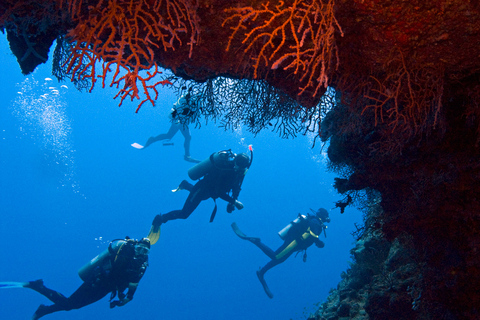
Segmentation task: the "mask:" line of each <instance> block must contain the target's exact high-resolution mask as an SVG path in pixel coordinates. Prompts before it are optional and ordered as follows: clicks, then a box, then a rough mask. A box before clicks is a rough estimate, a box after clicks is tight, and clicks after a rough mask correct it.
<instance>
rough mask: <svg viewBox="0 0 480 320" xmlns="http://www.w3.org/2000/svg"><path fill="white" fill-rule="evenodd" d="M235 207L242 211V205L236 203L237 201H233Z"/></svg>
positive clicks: (238, 202)
mask: <svg viewBox="0 0 480 320" xmlns="http://www.w3.org/2000/svg"><path fill="white" fill-rule="evenodd" d="M235 207H236V208H237V209H238V210H242V209H243V203H241V202H240V201H238V200H235Z"/></svg>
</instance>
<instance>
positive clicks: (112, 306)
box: [110, 298, 131, 309]
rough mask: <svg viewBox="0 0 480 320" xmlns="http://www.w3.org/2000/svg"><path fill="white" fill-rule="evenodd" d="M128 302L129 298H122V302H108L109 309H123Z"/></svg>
mask: <svg viewBox="0 0 480 320" xmlns="http://www.w3.org/2000/svg"><path fill="white" fill-rule="evenodd" d="M130 300H131V299H129V298H123V299H122V300H114V301H110V309H112V308H115V307H123V306H124V305H126V304H127V303H128V302H130Z"/></svg>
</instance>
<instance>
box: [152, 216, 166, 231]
mask: <svg viewBox="0 0 480 320" xmlns="http://www.w3.org/2000/svg"><path fill="white" fill-rule="evenodd" d="M163 222H164V221H163V218H162V215H161V214H157V215H156V216H155V218H154V219H153V221H152V227H155V228H158V227H160V226H161V225H162V223H163Z"/></svg>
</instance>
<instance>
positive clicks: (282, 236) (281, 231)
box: [278, 215, 306, 240]
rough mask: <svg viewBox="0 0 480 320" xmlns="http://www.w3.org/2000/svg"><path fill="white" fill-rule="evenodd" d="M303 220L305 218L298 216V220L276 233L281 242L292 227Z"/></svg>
mask: <svg viewBox="0 0 480 320" xmlns="http://www.w3.org/2000/svg"><path fill="white" fill-rule="evenodd" d="M305 218H306V217H305V216H304V215H299V216H298V218H296V219H295V220H293V221H292V222H290V223H289V224H288V225H287V226H286V227H285V228H283V229H282V230H280V231H279V232H278V235H279V236H280V238H282V240H285V237H286V236H287V234H288V232H289V231H290V229H291V228H292V227H293V225H294V224H298V223H300V221H301V220H302V219H305Z"/></svg>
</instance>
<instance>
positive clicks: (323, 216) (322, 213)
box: [315, 208, 330, 222]
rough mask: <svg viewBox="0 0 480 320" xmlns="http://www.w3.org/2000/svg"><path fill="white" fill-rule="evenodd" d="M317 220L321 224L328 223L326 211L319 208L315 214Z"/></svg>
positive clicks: (328, 218)
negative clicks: (320, 221)
mask: <svg viewBox="0 0 480 320" xmlns="http://www.w3.org/2000/svg"><path fill="white" fill-rule="evenodd" d="M315 215H316V216H317V218H318V219H320V220H322V221H323V222H330V217H329V216H328V211H327V210H325V209H324V208H320V209H318V210H317V212H316V213H315Z"/></svg>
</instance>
